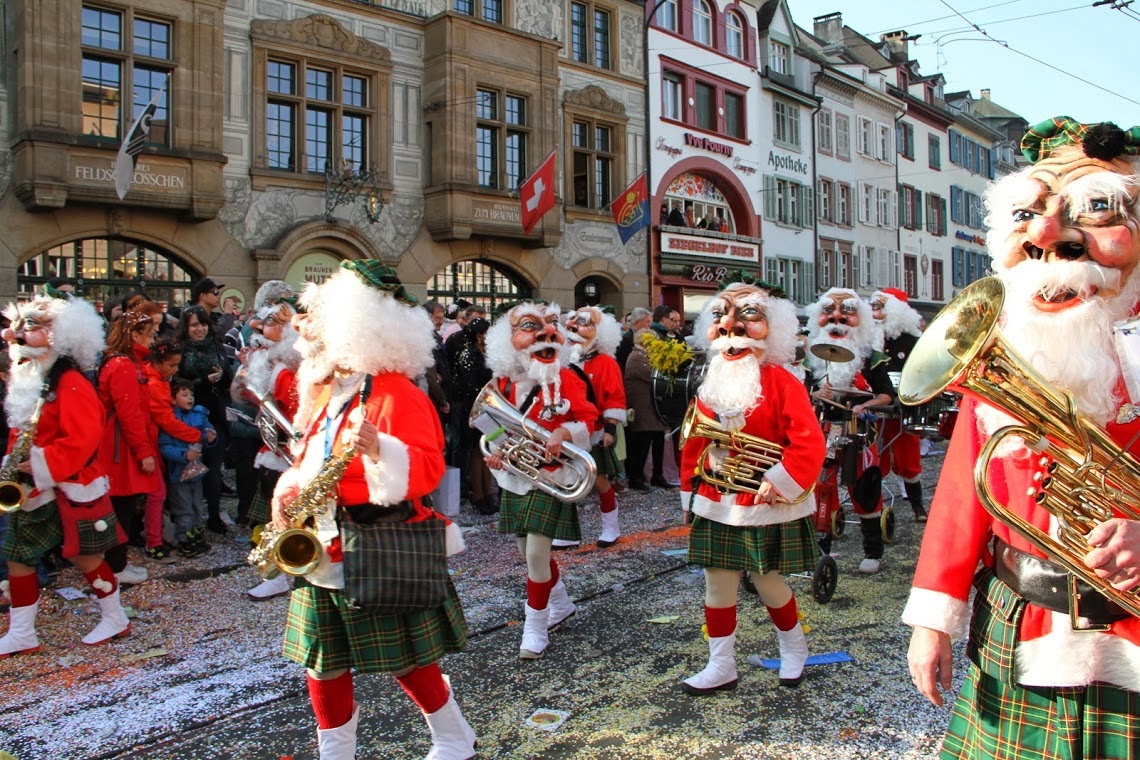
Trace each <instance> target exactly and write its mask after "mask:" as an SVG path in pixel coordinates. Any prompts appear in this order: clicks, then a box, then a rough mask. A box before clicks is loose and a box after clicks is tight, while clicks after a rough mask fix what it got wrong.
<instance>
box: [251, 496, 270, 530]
mask: <svg viewBox="0 0 1140 760" xmlns="http://www.w3.org/2000/svg"><path fill="white" fill-rule="evenodd" d="M270 512H271V507H270V504H269V497H268V496H266V495H265V494H263V493H262V492H261V488H258V489H257V490H256V491H255V492H254V494H253V501H251V502H250V503H249V524H250V525H265V524H266V523H268V522H269V517H270Z"/></svg>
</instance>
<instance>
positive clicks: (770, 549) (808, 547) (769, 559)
mask: <svg viewBox="0 0 1140 760" xmlns="http://www.w3.org/2000/svg"><path fill="white" fill-rule="evenodd" d="M757 509H762V507H757ZM818 560H819V544H818V543H817V542H816V538H815V525H814V524H813V523H812V520H811V518H810V517H802V518H800V519H798V520H793V521H792V522H786V523H778V524H776V525H755V526H739V525H725V524H724V523H719V522H716V521H715V520H709V519H707V518H704V517H700V516H698V515H693V523H692V525H691V526H690V528H689V562H692V563H693V564H695V565H699V566H700V567H715V568H720V569H722V570H748V571H749V572H753V573H759V574H761V575H763V574H764V573H770V572H772V571H773V570H775V571H777V572H779V573H780V574H781V575H790V574H792V573H810V572H812V571H814V570H815V563H816V562H817V561H818Z"/></svg>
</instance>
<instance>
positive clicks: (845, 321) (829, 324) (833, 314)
mask: <svg viewBox="0 0 1140 760" xmlns="http://www.w3.org/2000/svg"><path fill="white" fill-rule="evenodd" d="M819 326H820V327H821V328H822V329H823V332H825V333H827V334H828V335H830V336H831V337H833V338H843V337H846V336H847V335H848V334H849V333H850V332H851V331H852V330H854V329H855V328H857V327H858V326H859V302H858V301H857V300H856V299H855V298H852V297H844V296H837V297H835V298H833V299H829V300H827V301H824V302H823V304H822V310H821V311H820V314H819Z"/></svg>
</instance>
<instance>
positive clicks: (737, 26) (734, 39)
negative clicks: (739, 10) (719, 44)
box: [724, 11, 744, 58]
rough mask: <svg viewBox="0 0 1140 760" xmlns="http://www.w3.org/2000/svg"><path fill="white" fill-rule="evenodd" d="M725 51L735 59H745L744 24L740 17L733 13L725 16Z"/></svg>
mask: <svg viewBox="0 0 1140 760" xmlns="http://www.w3.org/2000/svg"><path fill="white" fill-rule="evenodd" d="M724 22H725V34H724V51H725V52H726V53H728V54H729V55H731V56H732V57H733V58H744V24H743V23H742V22H741V21H740V16H738V15H736V14H735V13H732V12H731V11H730V12H729V13H726V14H725V18H724Z"/></svg>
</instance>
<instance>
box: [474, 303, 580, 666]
mask: <svg viewBox="0 0 1140 760" xmlns="http://www.w3.org/2000/svg"><path fill="white" fill-rule="evenodd" d="M565 341H566V338H565V335H564V333H563V332H562V326H561V323H560V322H559V309H558V307H557V306H555V305H549V306H548V305H546V304H539V303H531V302H524V303H521V304H518V305H516V306H514V307H512V308H511V309H509V310H508V311H507V312H506V313H504V314H503V315H502V316H500V317H499V318H498V319H496V320H495V323H494V324H493V325H492V326H491V329H490V330H488V331H487V340H486V348H487V366H488V367H490V368H491V372H492V373H493V378H492V380H491V382H492V383H494V384H495V387H497V388H498V389H499V392H500V394H502V396H503V397H504V398H505V399H506V400H507V401H508V402H509V403H510V404H511V405H512V406H514V407H515V408H516V409H518V410H520V411H521V412H522V413H523V414H524V415H525V416H526V417H527V419H530V420H533V421H534V422H536V423H538V424H539V425H540V426H542V428H544V429H545V430H547V431H549V432H550V435H549V438H548V440H547V442H546V445H545V448H546V453H547V455H548V457H550V458H551V459H553V458H556V457H558V456H559V455H560V454H561V451H562V444H563V443H565V442H570V443H572V444H574V445H575V446H577V447H579V448H581V449H584V450H588V449H589V446H590V436H591V434H592V433H593V429H594V425H595V424H596V423H597V420H598V417H599V414H598V408H597V407H596V406H595V405H594V404H593V403H591V402H590V400H589V398H587V396H586V384H585V382H583V380H582V379H581V378H580V377H579V376H578V375H577V373H575V372H574V371H573V370H571V369H567V368H566V367H565V366H564V364H563V361H564V348H565ZM471 424H472V425H473V426H474V427H476V428H478V429H479V430H481V431H482V432H483V433H484V435H490V436H492V443H491V446H492V450H493V453H492V456H490V457H488V459H487V464H488V466H489V467H490V468H491V470H492V472H493V473H494V476H495V480H496V481H498V483H499V487H500V488H501V489H502V494H501V499H500V504H499V532H501V533H511V534H514V535H515V536H516V537H517V540H518V546H519V553H520V554H521V555H522V557H523V559H525V560H526V564H527V601H526V605H525V607H524V612H525V615H526V619H525V623H524V625H523V638H522V644H521V646H520V648H519V657H520V658H521V659H526V660H532V659H538V658H539V657H541V656H542V653H543V652H544V651H545V650H546V647H547V645H548V644H549V642H550V638H549V629H551V628H553V627H554V626H556V625H558V624H559V623H561V622H563V621H564V620H566V619H567V618H569V617H570V616H571V615H573V614H574V611H575V609H576V608H575V606H574V603H573V602H572V601H571V600H570V596H569V594H568V593H567V591H566V586H565V584H564V583H563V582H562V579H561V577H560V575H559V572H558V564H557V563H556V562H555V561H554V558H553V557H551V551H550V549H551V542H552V541H553V540H554V539H556V538H561V539H565V540H568V541H580V540H581V532H580V529H579V527H578V512H577V510H576V509H575V508H574V505H572V504H566V503H564V502H562V501H559V500H558V499H556V498H555V497H554V496H552V495H550V494H548V493H546V492H545V491H543V490H541V489H539V488H538V487H537V486H536V485H535V481H533V480H531V479H530V478H527V477H524V476H521V475H518V474H515V473H514V472H512V471H508V470H507V469H505V468H504V467H503V465H502V459H501V458H500V457H499V455H498V452H497V451H495V450H494V447H495V444H494V440H493V438H494V433H495V430H494V428H495V427H496V425H495V424H494V423H493V422H491V421H489V420H487V419H485V418H480V417H476V418H475V419H473V420H472V423H471ZM571 474H572V472H571V470H570V468H568V467H565V466H563V465H558V464H555V465H552V466H551V467H548V468H547V469H546V476H547V477H548V478H550V479H552V480H554V479H558V478H560V477H563V476H567V477H569V476H570V475H571Z"/></svg>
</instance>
